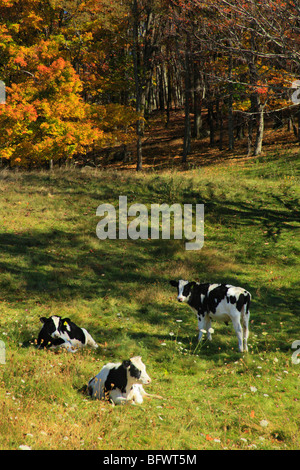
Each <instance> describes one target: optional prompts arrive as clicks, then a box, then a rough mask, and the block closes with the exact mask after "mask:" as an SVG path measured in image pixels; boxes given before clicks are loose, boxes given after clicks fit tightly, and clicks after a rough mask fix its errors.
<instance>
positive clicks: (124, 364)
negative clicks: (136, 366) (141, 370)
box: [122, 359, 130, 369]
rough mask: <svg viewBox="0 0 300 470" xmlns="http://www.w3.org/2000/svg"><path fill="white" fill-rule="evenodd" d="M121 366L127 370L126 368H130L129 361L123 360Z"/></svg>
mask: <svg viewBox="0 0 300 470" xmlns="http://www.w3.org/2000/svg"><path fill="white" fill-rule="evenodd" d="M122 366H123V367H124V368H125V369H128V367H129V366H130V359H125V361H123V362H122Z"/></svg>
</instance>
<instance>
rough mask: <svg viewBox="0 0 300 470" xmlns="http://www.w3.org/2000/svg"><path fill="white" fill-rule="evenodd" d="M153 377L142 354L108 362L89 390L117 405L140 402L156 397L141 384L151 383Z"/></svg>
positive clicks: (93, 379)
mask: <svg viewBox="0 0 300 470" xmlns="http://www.w3.org/2000/svg"><path fill="white" fill-rule="evenodd" d="M149 383H151V379H150V377H149V375H148V374H147V372H146V366H145V364H144V363H143V362H142V358H141V357H140V356H136V357H132V358H131V359H129V360H125V361H123V362H118V363H108V364H106V365H105V366H103V367H102V369H101V371H100V372H99V374H97V375H96V376H95V377H93V378H92V379H91V380H90V381H89V383H88V392H89V394H90V396H91V397H92V398H95V399H98V400H105V398H108V399H109V400H110V401H112V402H113V403H114V404H115V405H120V404H126V403H131V404H140V403H143V398H144V397H145V396H146V397H151V396H153V397H156V398H161V397H159V396H155V395H149V394H148V393H146V392H145V390H144V388H143V386H142V385H141V384H144V385H146V384H149Z"/></svg>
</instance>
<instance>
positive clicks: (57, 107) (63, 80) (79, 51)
mask: <svg viewBox="0 0 300 470" xmlns="http://www.w3.org/2000/svg"><path fill="white" fill-rule="evenodd" d="M299 13H300V11H299V6H298V4H297V3H296V2H285V1H280V2H279V1H276V0H270V1H269V2H260V1H256V0H247V1H245V2H242V3H240V2H237V1H234V0H216V1H214V2H210V1H200V0H194V1H189V0H172V1H169V2H166V1H158V0H124V1H123V2H119V1H117V0H98V1H96V0H87V1H83V0H65V1H62V0H47V1H41V0H15V1H12V0H0V18H1V20H0V80H2V81H3V82H4V83H5V84H6V96H7V100H6V103H5V104H0V126H1V135H0V158H1V162H2V164H3V165H8V166H10V167H14V166H22V167H34V166H40V165H48V164H49V162H51V164H55V163H56V162H65V161H68V160H71V159H73V158H74V156H75V155H78V154H86V153H87V152H89V151H91V150H92V151H94V152H97V151H99V150H100V149H102V148H103V147H114V146H118V145H124V144H127V143H129V142H132V141H133V140H134V139H137V142H138V146H137V154H138V169H141V168H142V141H141V138H142V135H143V128H144V122H145V119H147V117H148V116H149V115H150V113H151V112H152V111H153V110H155V109H160V110H161V111H163V112H164V111H166V120H167V122H166V124H168V120H169V112H170V108H171V107H172V106H175V107H182V109H184V110H185V121H184V122H185V135H184V142H183V154H184V161H186V158H187V155H188V153H189V151H190V148H191V138H192V137H195V138H200V137H201V127H202V125H203V119H202V113H203V111H204V110H205V114H206V115H207V119H208V126H209V129H210V140H211V145H215V143H216V140H215V134H216V131H218V132H219V133H220V138H219V146H220V147H222V145H223V137H221V135H222V136H223V133H224V127H223V126H224V122H225V120H226V121H227V125H226V126H227V129H228V140H229V147H230V148H233V147H234V139H235V136H234V134H235V132H234V131H236V133H238V132H239V130H240V129H241V128H243V132H244V133H245V132H246V130H247V132H248V136H249V139H248V141H249V147H248V152H251V151H253V152H254V154H258V153H259V152H260V151H261V147H262V142H263V129H264V119H265V116H266V115H267V116H268V117H269V118H271V119H273V118H278V119H279V120H281V119H282V113H281V112H282V111H284V112H285V116H286V118H288V119H291V120H294V121H295V120H297V119H298V114H297V111H298V108H297V107H295V106H294V104H293V103H292V102H291V87H292V83H293V82H295V80H297V79H298V76H299V63H300V55H299V52H298V51H299V47H298V46H299V37H300V36H299V21H298V18H299ZM279 113H281V114H279ZM192 119H194V122H193V123H192V122H191V120H192ZM294 121H293V123H294ZM299 123H300V120H299ZM296 128H297V125H296V124H294V129H296ZM298 128H299V129H300V124H298ZM295 132H296V133H297V130H296V131H295ZM254 134H256V142H255V143H254ZM298 135H299V136H300V132H298ZM252 137H253V142H252Z"/></svg>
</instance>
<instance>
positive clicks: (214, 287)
mask: <svg viewBox="0 0 300 470" xmlns="http://www.w3.org/2000/svg"><path fill="white" fill-rule="evenodd" d="M170 284H171V285H172V286H174V287H177V290H178V296H177V300H178V301H179V302H187V303H188V305H189V306H190V308H191V309H192V310H193V311H194V312H195V313H196V315H197V318H198V328H199V337H198V341H200V340H201V338H202V333H203V331H204V330H205V331H206V332H207V338H208V339H209V340H211V339H212V338H211V332H212V329H211V320H217V321H221V322H222V321H223V322H225V323H227V322H228V321H230V320H231V321H232V323H233V327H234V329H235V332H236V334H237V337H238V344H239V350H240V352H243V351H248V345H247V339H248V335H249V318H250V311H249V305H250V300H251V294H250V293H249V292H248V291H247V290H246V289H244V288H242V287H235V286H231V285H229V284H209V283H204V284H199V283H198V282H194V281H192V282H189V281H185V280H183V279H181V280H180V281H170Z"/></svg>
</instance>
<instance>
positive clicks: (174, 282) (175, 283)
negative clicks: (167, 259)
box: [170, 281, 178, 287]
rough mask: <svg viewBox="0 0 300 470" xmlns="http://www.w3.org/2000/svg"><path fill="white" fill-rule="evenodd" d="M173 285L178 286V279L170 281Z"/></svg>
mask: <svg viewBox="0 0 300 470" xmlns="http://www.w3.org/2000/svg"><path fill="white" fill-rule="evenodd" d="M170 284H171V286H173V287H178V281H170Z"/></svg>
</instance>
